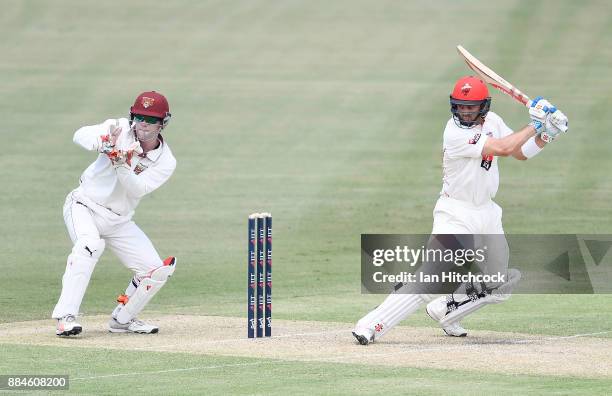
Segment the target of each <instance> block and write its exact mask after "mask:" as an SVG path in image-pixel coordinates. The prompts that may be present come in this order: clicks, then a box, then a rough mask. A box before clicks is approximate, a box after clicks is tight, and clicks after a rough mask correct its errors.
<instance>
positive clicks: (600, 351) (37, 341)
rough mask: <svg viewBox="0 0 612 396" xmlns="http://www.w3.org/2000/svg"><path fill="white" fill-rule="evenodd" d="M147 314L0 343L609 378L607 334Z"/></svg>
mask: <svg viewBox="0 0 612 396" xmlns="http://www.w3.org/2000/svg"><path fill="white" fill-rule="evenodd" d="M145 319H150V320H151V322H154V323H155V324H158V325H159V326H160V333H158V334H153V335H140V334H111V333H109V332H108V331H107V330H106V322H107V320H108V317H107V316H87V317H83V318H81V319H80V323H81V324H82V325H83V327H84V332H83V333H82V334H81V335H79V336H77V337H71V338H70V339H66V338H59V337H57V336H55V333H54V330H55V328H54V324H53V321H51V320H40V321H29V322H17V323H5V324H1V325H0V343H7V344H26V345H50V346H62V347H79V348H108V349H121V350H139V351H158V352H164V351H166V352H186V353H193V354H207V355H219V356H242V357H251V358H252V357H261V358H271V359H280V360H288V361H308V362H336V363H357V364H369V365H383V366H406V367H423V368H441V369H458V370H474V371H479V372H491V373H494V372H496V373H505V374H508V373H516V374H540V375H558V376H576V377H583V378H605V377H608V378H609V377H612V354H610V353H609V351H611V350H612V340H611V339H608V338H594V337H592V336H594V335H597V334H602V333H595V334H576V335H568V336H564V337H543V336H534V335H527V334H520V333H500V332H491V331H472V332H470V334H469V336H468V337H466V338H452V337H446V336H444V335H443V333H442V331H441V330H440V329H435V328H411V327H405V326H401V327H397V328H395V329H393V330H392V331H390V332H389V333H387V334H386V335H385V337H384V338H381V340H380V341H377V342H376V343H373V344H370V345H367V346H361V345H358V344H357V343H356V341H355V340H354V338H353V337H352V335H351V325H350V324H344V323H326V322H304V321H288V320H275V321H274V328H273V335H274V336H273V337H272V338H264V339H256V340H253V339H247V338H246V335H245V333H246V329H245V320H244V319H241V318H228V317H221V316H192V315H163V316H155V317H150V318H145ZM604 333H607V332H604ZM186 369H188V368H186Z"/></svg>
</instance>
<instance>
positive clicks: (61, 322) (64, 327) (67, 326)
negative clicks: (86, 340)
mask: <svg viewBox="0 0 612 396" xmlns="http://www.w3.org/2000/svg"><path fill="white" fill-rule="evenodd" d="M81 331H83V327H82V326H81V325H80V324H78V323H77V321H76V318H75V317H74V315H66V316H64V317H63V318H59V319H58V320H57V330H55V334H57V335H58V336H60V337H67V336H71V335H77V334H79V333H81Z"/></svg>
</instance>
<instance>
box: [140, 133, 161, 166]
mask: <svg viewBox="0 0 612 396" xmlns="http://www.w3.org/2000/svg"><path fill="white" fill-rule="evenodd" d="M158 139H159V146H157V148H156V149H153V150H151V151H148V152H147V153H146V154H145V157H147V158H148V159H150V160H151V161H153V162H155V161H157V160H158V159H159V157H161V155H162V152H163V150H164V137H163V136H162V135H161V134H160V135H159V136H158Z"/></svg>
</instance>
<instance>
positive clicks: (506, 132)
mask: <svg viewBox="0 0 612 396" xmlns="http://www.w3.org/2000/svg"><path fill="white" fill-rule="evenodd" d="M490 107H491V97H490V96H489V91H488V88H487V85H486V84H485V82H484V81H482V80H481V79H480V78H479V77H474V76H466V77H462V78H460V79H459V80H457V82H456V83H455V85H454V88H453V90H452V93H451V94H450V111H451V118H450V119H449V120H448V122H447V123H446V127H445V129H444V135H443V147H442V148H443V160H442V168H443V175H442V190H441V192H440V197H439V198H438V201H437V203H436V206H435V208H434V211H433V217H434V221H433V230H432V234H433V235H440V234H455V235H457V234H472V235H490V236H496V238H494V239H495V240H496V241H497V248H496V250H497V252H498V253H500V254H499V256H502V257H505V260H506V263H505V265H506V268H507V256H508V244H507V242H506V239H505V237H504V236H503V234H504V230H503V227H502V209H501V207H500V206H499V205H497V204H496V203H495V202H494V201H493V198H494V197H495V194H496V193H497V189H498V186H499V170H498V165H497V161H498V158H499V157H509V156H512V157H514V158H516V159H518V160H521V161H524V160H527V159H530V158H533V157H534V156H536V155H538V154H539V153H540V152H541V151H542V149H543V148H544V147H545V146H546V145H547V144H550V143H551V142H553V141H555V140H556V139H557V138H558V137H559V136H560V135H561V134H562V133H564V132H566V131H567V128H568V120H567V117H566V116H565V115H564V114H563V113H562V112H561V111H560V110H558V109H557V108H556V107H555V106H554V105H552V104H551V103H550V102H549V101H548V100H546V99H543V98H542V97H537V98H535V99H533V100H532V101H530V102H528V111H529V117H530V118H531V121H530V122H529V124H528V125H526V126H525V127H523V128H521V129H520V130H518V131H516V132H513V130H512V129H510V128H509V127H508V126H507V125H506V124H505V122H504V121H503V119H502V118H501V117H500V116H498V115H497V114H495V113H494V112H492V111H490ZM499 237H501V238H499ZM500 241H501V242H500ZM506 275H507V276H506V278H505V279H506V280H505V282H504V283H503V284H501V285H494V286H491V287H490V285H477V287H474V285H471V284H469V285H468V284H464V285H461V286H459V288H458V289H457V290H456V291H455V292H454V293H451V294H449V295H445V296H441V297H438V298H435V295H433V294H408V293H406V292H405V291H404V290H402V289H401V288H400V289H398V290H397V291H396V292H394V293H392V294H391V295H389V296H388V297H387V298H386V299H385V300H384V301H383V303H382V304H380V305H379V306H378V307H376V308H375V309H374V310H373V311H371V312H370V313H368V314H367V315H365V316H364V317H363V318H361V319H360V320H359V321H358V322H357V324H356V326H355V328H354V330H353V336H354V337H355V338H356V339H357V341H358V342H359V343H360V344H362V345H366V344H368V343H370V342H372V341H375V340H377V339H378V338H380V337H382V336H383V335H384V334H385V333H386V332H387V331H389V330H390V329H391V328H393V327H394V326H396V325H397V324H398V323H399V322H400V321H402V320H404V319H405V318H406V317H408V316H409V315H410V314H412V313H414V312H415V311H416V310H417V309H418V308H419V307H420V306H421V304H423V303H428V304H427V313H428V314H429V316H430V317H431V318H432V319H434V320H436V321H437V322H438V323H439V325H440V326H441V327H442V329H443V330H444V332H445V333H446V334H447V335H449V336H455V337H463V336H466V335H467V330H465V329H464V328H463V327H462V326H461V320H462V319H463V318H464V317H466V316H467V315H469V314H471V313H473V312H475V311H477V310H478V309H481V308H483V307H485V306H486V305H488V304H494V303H499V302H502V301H505V300H507V299H508V298H509V297H510V295H511V292H512V289H513V287H514V285H515V284H516V283H517V282H518V280H519V279H520V272H518V271H517V270H513V269H509V270H508V271H507V274H506Z"/></svg>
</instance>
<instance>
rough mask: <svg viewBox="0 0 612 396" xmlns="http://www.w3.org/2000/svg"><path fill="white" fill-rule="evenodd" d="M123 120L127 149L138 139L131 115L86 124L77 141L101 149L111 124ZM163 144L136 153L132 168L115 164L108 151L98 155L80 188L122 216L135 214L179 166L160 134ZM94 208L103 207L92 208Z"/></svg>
mask: <svg viewBox="0 0 612 396" xmlns="http://www.w3.org/2000/svg"><path fill="white" fill-rule="evenodd" d="M116 121H119V126H121V128H122V131H121V134H120V135H119V138H118V140H117V143H116V146H117V148H118V149H120V150H121V149H126V148H127V147H128V146H129V145H130V144H131V143H133V142H135V141H136V136H135V134H134V132H133V131H131V129H130V124H129V121H128V119H127V118H119V119H118V120H116V119H108V120H106V121H104V122H103V123H102V124H98V125H91V126H84V127H82V128H80V129H79V130H77V131H76V132H75V134H74V139H73V140H74V142H75V143H76V144H78V145H80V146H82V147H83V148H85V149H86V150H89V151H95V150H97V149H98V139H99V137H100V136H101V135H105V134H107V133H108V132H109V127H110V126H111V125H113V124H115V122H116ZM160 140H161V144H160V145H159V147H158V148H156V149H155V150H151V151H149V152H147V154H146V155H145V156H138V155H134V157H133V158H132V160H131V167H128V166H127V165H126V166H121V167H117V168H115V167H113V165H112V163H111V161H110V159H109V158H108V157H107V156H106V154H100V155H98V158H97V159H96V160H95V161H94V162H93V163H92V164H91V165H89V167H87V169H85V171H84V172H83V174H82V175H81V178H80V182H81V185H80V186H79V188H78V189H77V190H78V191H79V193H80V195H81V196H85V197H86V198H87V199H88V200H90V201H92V202H93V203H94V204H97V205H99V206H101V207H104V208H106V209H108V210H109V211H111V212H114V213H115V214H118V215H121V216H127V217H132V215H133V214H134V210H135V209H136V206H138V203H139V202H140V199H141V198H142V197H143V196H145V195H146V194H149V193H151V192H152V191H154V190H156V189H157V188H159V187H160V186H161V185H162V184H164V183H165V182H166V180H168V179H169V178H170V176H171V175H172V173H173V172H174V169H175V168H176V159H175V158H174V156H173V155H172V151H170V147H169V146H168V144H167V143H166V142H164V140H163V138H162V137H161V135H160ZM91 209H92V210H96V209H100V208H91Z"/></svg>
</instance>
